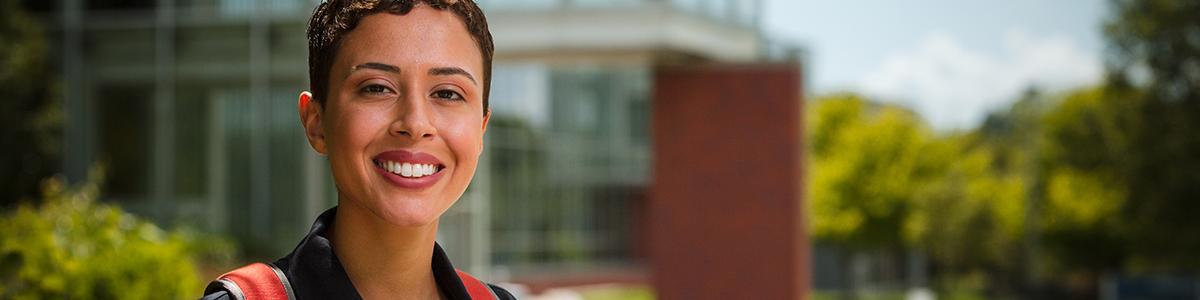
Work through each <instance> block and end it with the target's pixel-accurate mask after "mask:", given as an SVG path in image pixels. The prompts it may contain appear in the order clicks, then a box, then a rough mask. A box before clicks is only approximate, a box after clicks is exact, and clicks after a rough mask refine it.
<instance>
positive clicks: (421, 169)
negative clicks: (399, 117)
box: [371, 150, 448, 189]
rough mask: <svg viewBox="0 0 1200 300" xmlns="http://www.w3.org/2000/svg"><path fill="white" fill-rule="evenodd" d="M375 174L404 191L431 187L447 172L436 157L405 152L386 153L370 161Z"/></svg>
mask: <svg viewBox="0 0 1200 300" xmlns="http://www.w3.org/2000/svg"><path fill="white" fill-rule="evenodd" d="M371 163H372V164H374V165H375V171H376V173H379V175H380V176H383V178H384V179H386V180H387V181H388V182H391V183H392V184H393V185H396V186H398V187H401V188H406V189H424V188H428V187H430V186H433V185H434V184H436V183H437V182H438V180H439V179H441V178H442V174H443V173H445V172H448V171H447V168H446V165H444V164H442V162H441V161H440V160H438V159H437V157H434V156H433V155H429V154H426V153H421V152H410V151H405V150H394V151H387V152H383V153H380V154H379V155H376V156H375V157H374V158H373V159H371Z"/></svg>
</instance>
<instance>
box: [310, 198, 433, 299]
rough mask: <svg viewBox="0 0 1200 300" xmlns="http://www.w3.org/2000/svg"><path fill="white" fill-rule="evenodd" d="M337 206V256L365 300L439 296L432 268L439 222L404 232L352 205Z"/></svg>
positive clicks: (404, 229) (334, 235) (405, 229)
mask: <svg viewBox="0 0 1200 300" xmlns="http://www.w3.org/2000/svg"><path fill="white" fill-rule="evenodd" d="M339 202H341V205H340V206H339V207H338V209H337V215H336V217H335V218H334V224H333V236H332V238H331V242H332V243H333V252H334V253H335V255H337V258H338V260H340V261H341V263H342V267H343V268H344V269H346V274H347V275H348V276H349V277H350V282H351V283H353V284H354V288H355V289H356V290H358V294H359V295H361V296H362V297H363V299H393V298H396V297H397V296H401V295H402V296H404V298H405V299H439V298H440V293H439V291H438V288H437V282H436V281H435V280H434V278H433V268H432V266H431V263H432V258H433V245H434V241H435V240H436V238H437V221H434V222H433V223H431V224H429V225H426V226H422V227H417V228H403V227H398V226H395V225H393V224H391V223H388V222H387V221H384V220H383V219H381V218H379V217H378V216H376V215H375V214H374V213H372V212H371V211H369V210H367V209H365V208H363V207H361V206H358V205H355V204H352V203H347V202H352V201H339ZM408 296H415V297H411V298H410V297H408Z"/></svg>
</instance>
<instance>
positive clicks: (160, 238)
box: [0, 180, 233, 299]
mask: <svg viewBox="0 0 1200 300" xmlns="http://www.w3.org/2000/svg"><path fill="white" fill-rule="evenodd" d="M93 182H94V181H93ZM97 195H98V188H97V185H96V184H95V183H87V184H84V185H82V186H80V187H75V188H66V187H64V186H63V185H62V183H61V182H60V181H58V180H50V181H48V184H46V188H45V192H44V198H43V199H42V201H41V202H42V204H41V205H40V206H37V207H35V206H34V205H32V204H30V203H24V204H21V205H20V206H19V207H18V208H17V209H16V210H15V211H13V212H11V213H9V214H7V215H5V216H3V217H2V218H0V298H3V299H189V298H193V297H195V296H196V295H197V294H199V293H200V291H201V289H202V288H203V286H202V281H201V280H200V279H199V277H198V275H199V273H198V272H197V269H196V265H195V261H196V259H197V258H200V257H203V256H204V255H206V257H208V258H210V259H211V258H215V257H218V256H224V259H227V260H228V259H231V258H232V253H233V250H232V247H231V246H229V245H230V244H229V243H228V242H225V241H222V240H207V239H199V238H197V237H198V236H196V235H195V234H192V233H189V232H186V231H164V230H162V229H159V228H158V227H157V226H155V225H154V224H152V223H150V222H148V221H145V220H142V219H140V218H138V217H135V216H133V215H131V214H129V213H126V212H124V211H122V210H121V209H120V208H118V207H116V206H112V205H107V204H100V203H97V202H96V197H97Z"/></svg>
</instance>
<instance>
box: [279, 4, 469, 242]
mask: <svg viewBox="0 0 1200 300" xmlns="http://www.w3.org/2000/svg"><path fill="white" fill-rule="evenodd" d="M482 68H483V62H482V58H481V55H480V51H479V49H478V48H477V46H476V45H475V42H474V40H472V38H471V35H470V34H469V33H468V32H467V29H466V27H465V26H464V25H463V22H462V21H461V20H460V19H459V18H458V17H457V16H455V15H454V14H453V13H452V12H449V11H445V10H436V9H433V8H430V7H428V6H425V5H417V6H416V7H415V8H413V9H412V11H410V12H409V13H408V14H406V15H393V14H389V13H379V14H374V15H370V16H367V17H365V18H363V19H362V20H360V22H359V23H358V26H357V27H356V28H355V29H354V30H352V31H351V32H350V33H348V34H347V35H346V36H345V37H344V38H343V40H342V43H341V46H340V47H339V49H338V51H337V56H336V58H335V60H334V63H333V67H332V68H331V71H330V77H329V87H330V88H329V95H328V97H329V98H328V100H327V101H325V107H324V110H323V111H320V109H315V113H316V114H318V115H319V116H317V117H316V118H315V119H316V122H310V121H308V120H305V127H306V128H308V135H309V140H310V142H311V143H312V145H313V148H314V149H317V151H318V152H321V153H324V154H326V155H328V157H329V164H330V167H331V169H332V172H333V177H334V181H336V183H337V187H338V195H339V198H340V200H339V201H340V205H342V206H356V207H355V208H359V210H360V211H369V212H371V213H373V214H374V215H375V216H376V217H379V218H381V219H382V220H384V221H387V222H389V223H391V224H394V225H397V226H422V225H427V224H430V223H432V222H434V221H436V220H437V218H438V217H439V216H441V215H442V213H443V212H445V211H446V209H448V208H449V207H450V205H452V204H454V202H455V201H456V200H457V199H458V198H459V197H460V196H462V194H463V192H464V191H465V190H466V188H467V185H468V184H469V183H470V181H471V177H472V176H474V174H475V166H476V163H477V162H478V160H479V154H480V152H481V151H482V150H483V134H484V130H485V129H486V125H487V119H488V118H487V116H485V115H484V111H483V82H482V80H483V78H482V75H483V70H482ZM302 110H305V109H304V108H302ZM307 110H309V111H314V109H307ZM302 114H303V113H302ZM302 118H305V119H309V118H308V117H303V116H302ZM310 123H315V124H310ZM314 125H315V126H314ZM313 128H316V129H317V130H319V131H314V129H313Z"/></svg>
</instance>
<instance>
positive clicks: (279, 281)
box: [216, 263, 296, 300]
mask: <svg viewBox="0 0 1200 300" xmlns="http://www.w3.org/2000/svg"><path fill="white" fill-rule="evenodd" d="M216 282H217V283H220V284H221V285H222V287H224V288H225V290H227V291H229V293H230V294H231V296H233V298H234V299H245V300H286V299H296V295H294V294H293V293H292V285H291V283H288V280H287V276H284V275H283V271H280V270H279V269H278V268H275V266H273V265H268V264H264V263H252V264H249V265H246V266H244V267H241V268H237V269H236V270H233V271H229V273H225V274H224V275H221V276H220V277H217V280H216Z"/></svg>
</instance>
